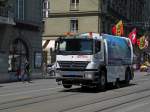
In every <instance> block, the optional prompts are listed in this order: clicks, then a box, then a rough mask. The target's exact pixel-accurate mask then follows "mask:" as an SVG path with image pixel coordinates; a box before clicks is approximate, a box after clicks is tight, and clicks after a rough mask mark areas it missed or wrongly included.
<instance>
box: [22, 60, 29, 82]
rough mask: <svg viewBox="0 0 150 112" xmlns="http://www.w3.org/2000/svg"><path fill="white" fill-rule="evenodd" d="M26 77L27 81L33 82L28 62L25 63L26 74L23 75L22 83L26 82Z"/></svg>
mask: <svg viewBox="0 0 150 112" xmlns="http://www.w3.org/2000/svg"><path fill="white" fill-rule="evenodd" d="M25 75H26V80H27V81H28V82H29V83H30V82H31V67H30V63H29V62H28V61H26V62H25V65H24V73H23V74H22V81H23V82H24V80H25Z"/></svg>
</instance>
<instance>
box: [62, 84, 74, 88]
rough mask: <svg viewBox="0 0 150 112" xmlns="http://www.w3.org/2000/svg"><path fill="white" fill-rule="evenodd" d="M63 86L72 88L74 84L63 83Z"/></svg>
mask: <svg viewBox="0 0 150 112" xmlns="http://www.w3.org/2000/svg"><path fill="white" fill-rule="evenodd" d="M63 87H64V88H71V87H72V85H68V84H63Z"/></svg>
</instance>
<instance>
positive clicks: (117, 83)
mask: <svg viewBox="0 0 150 112" xmlns="http://www.w3.org/2000/svg"><path fill="white" fill-rule="evenodd" d="M115 88H116V89H117V88H120V81H119V79H117V80H116V82H115Z"/></svg>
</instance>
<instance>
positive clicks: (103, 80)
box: [96, 71, 107, 91]
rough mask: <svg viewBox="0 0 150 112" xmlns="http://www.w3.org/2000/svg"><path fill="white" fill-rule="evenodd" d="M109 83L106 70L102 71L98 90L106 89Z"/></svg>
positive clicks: (97, 86)
mask: <svg viewBox="0 0 150 112" xmlns="http://www.w3.org/2000/svg"><path fill="white" fill-rule="evenodd" d="M106 85H107V77H106V73H105V71H101V72H100V77H99V82H98V84H97V85H96V89H97V90H101V91H105V90H106Z"/></svg>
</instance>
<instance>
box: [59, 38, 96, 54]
mask: <svg viewBox="0 0 150 112" xmlns="http://www.w3.org/2000/svg"><path fill="white" fill-rule="evenodd" d="M92 52H93V40H92V39H62V40H61V41H60V42H59V45H58V53H67V54H68V53H69V54H80V53H81V54H91V53H92Z"/></svg>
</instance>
